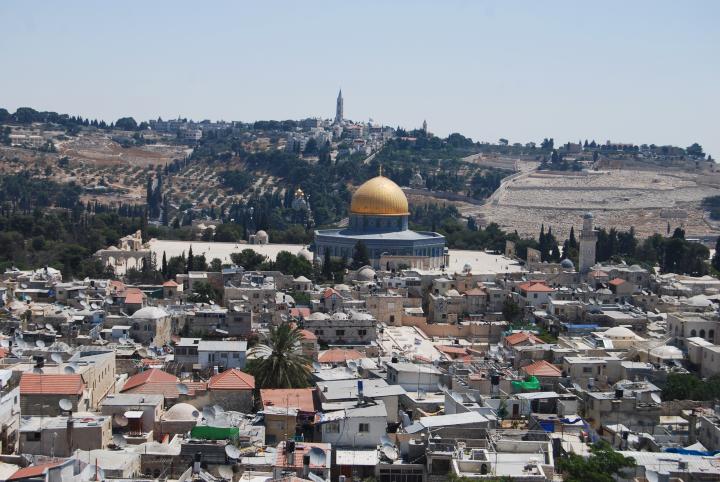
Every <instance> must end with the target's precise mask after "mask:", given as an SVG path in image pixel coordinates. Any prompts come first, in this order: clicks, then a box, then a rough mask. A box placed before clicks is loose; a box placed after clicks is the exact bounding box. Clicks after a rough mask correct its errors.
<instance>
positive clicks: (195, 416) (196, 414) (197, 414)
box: [190, 410, 200, 418]
mask: <svg viewBox="0 0 720 482" xmlns="http://www.w3.org/2000/svg"><path fill="white" fill-rule="evenodd" d="M190 415H192V416H193V418H198V417H199V416H200V412H198V411H197V410H193V411H192V413H191V414H190Z"/></svg>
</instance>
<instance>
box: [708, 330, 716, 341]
mask: <svg viewBox="0 0 720 482" xmlns="http://www.w3.org/2000/svg"><path fill="white" fill-rule="evenodd" d="M708 340H710V341H714V340H715V330H710V331H708Z"/></svg>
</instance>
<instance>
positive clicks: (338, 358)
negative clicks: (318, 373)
mask: <svg viewBox="0 0 720 482" xmlns="http://www.w3.org/2000/svg"><path fill="white" fill-rule="evenodd" d="M361 358H365V355H363V354H362V353H360V352H359V351H357V350H346V349H344V348H333V349H330V350H325V351H324V352H321V353H320V354H319V355H318V362H319V363H341V362H344V361H348V360H359V359H361Z"/></svg>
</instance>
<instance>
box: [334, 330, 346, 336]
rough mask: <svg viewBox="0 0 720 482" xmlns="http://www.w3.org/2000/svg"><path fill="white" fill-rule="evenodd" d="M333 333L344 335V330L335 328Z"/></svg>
mask: <svg viewBox="0 0 720 482" xmlns="http://www.w3.org/2000/svg"><path fill="white" fill-rule="evenodd" d="M335 335H336V336H343V335H345V330H335Z"/></svg>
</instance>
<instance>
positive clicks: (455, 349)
mask: <svg viewBox="0 0 720 482" xmlns="http://www.w3.org/2000/svg"><path fill="white" fill-rule="evenodd" d="M435 348H437V349H438V350H440V351H441V352H443V353H447V354H450V355H467V350H465V348H461V347H459V346H450V345H435Z"/></svg>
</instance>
